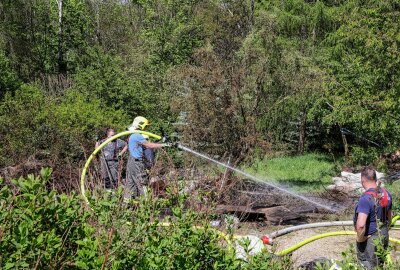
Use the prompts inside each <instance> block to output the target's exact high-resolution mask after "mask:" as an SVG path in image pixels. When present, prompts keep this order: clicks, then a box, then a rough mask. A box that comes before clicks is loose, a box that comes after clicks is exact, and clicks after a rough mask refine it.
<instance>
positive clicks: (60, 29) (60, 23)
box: [57, 0, 67, 74]
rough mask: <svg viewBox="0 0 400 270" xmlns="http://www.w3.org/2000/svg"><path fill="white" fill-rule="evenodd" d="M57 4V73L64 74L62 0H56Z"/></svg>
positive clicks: (65, 70) (65, 69) (65, 71)
mask: <svg viewBox="0 0 400 270" xmlns="http://www.w3.org/2000/svg"><path fill="white" fill-rule="evenodd" d="M57 5H58V73H59V74H66V73H67V68H66V65H65V62H64V52H63V45H62V42H63V0H57Z"/></svg>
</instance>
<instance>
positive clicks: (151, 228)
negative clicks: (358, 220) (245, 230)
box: [0, 169, 290, 269]
mask: <svg viewBox="0 0 400 270" xmlns="http://www.w3.org/2000/svg"><path fill="white" fill-rule="evenodd" d="M50 173H51V171H50V170H48V169H45V170H42V172H41V176H40V177H36V178H35V177H34V176H32V175H31V176H28V177H27V178H20V179H18V180H12V182H11V183H9V184H5V183H4V182H3V180H0V184H1V185H2V188H1V190H0V198H1V199H0V224H1V225H0V267H2V268H3V269H27V268H29V269H33V268H36V269H55V268H59V269H254V268H255V267H256V268H258V269H289V268H290V261H288V260H286V259H284V260H276V259H273V258H272V257H271V256H269V255H268V254H261V255H259V256H257V257H254V258H252V259H250V261H249V262H248V263H244V262H243V261H242V260H239V259H236V257H235V254H234V251H233V249H230V248H227V246H226V243H224V242H223V241H222V240H221V239H220V238H219V236H218V235H217V233H216V232H215V231H214V230H213V229H211V228H210V227H209V225H208V222H207V219H206V218H205V217H204V216H202V215H199V214H197V213H195V212H192V211H190V210H188V211H183V210H182V209H183V203H184V200H185V198H184V196H182V195H179V194H178V195H170V196H169V197H168V198H167V199H153V200H146V199H143V200H141V201H140V203H139V207H137V208H135V207H127V205H125V204H123V203H121V202H120V195H121V190H119V191H118V192H117V193H116V194H114V195H111V194H103V195H101V196H99V197H96V198H95V197H92V198H91V199H90V200H91V206H92V208H93V209H90V208H89V207H88V206H87V205H85V204H84V203H83V201H82V200H81V199H80V198H79V196H77V195H76V194H71V195H65V194H58V193H56V192H55V191H54V190H48V189H47V188H46V182H47V181H48V180H49V179H50ZM165 207H170V208H171V210H172V213H173V216H170V217H167V218H165V219H164V220H163V223H165V222H168V223H169V225H168V226H165V225H162V224H161V223H160V221H159V214H160V211H161V210H162V209H164V208H165ZM193 225H199V226H200V227H194V226H193Z"/></svg>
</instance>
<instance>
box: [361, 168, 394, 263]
mask: <svg viewBox="0 0 400 270" xmlns="http://www.w3.org/2000/svg"><path fill="white" fill-rule="evenodd" d="M361 184H362V186H363V188H364V189H365V192H364V193H363V194H362V195H361V197H360V200H359V201H358V203H357V205H356V208H355V214H354V227H355V231H356V232H357V239H356V240H357V258H358V260H359V262H360V263H361V264H362V265H363V266H364V267H365V268H366V269H373V268H374V267H376V266H378V265H379V264H380V263H382V262H381V261H380V259H379V258H378V256H377V255H376V254H375V252H376V250H377V249H376V246H375V243H376V242H377V241H378V240H376V239H379V241H378V242H380V243H381V245H382V246H383V248H384V249H387V247H388V244H389V226H390V222H391V218H392V196H391V194H390V193H389V192H388V191H386V189H384V188H382V187H380V183H378V182H377V179H376V172H375V170H374V169H373V168H372V167H369V166H368V167H365V168H363V169H362V171H361Z"/></svg>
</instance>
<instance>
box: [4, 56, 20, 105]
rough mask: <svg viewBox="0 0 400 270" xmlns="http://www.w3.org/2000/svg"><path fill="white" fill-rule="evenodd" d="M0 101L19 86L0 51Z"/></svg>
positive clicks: (7, 61)
mask: <svg viewBox="0 0 400 270" xmlns="http://www.w3.org/2000/svg"><path fill="white" fill-rule="evenodd" d="M0 70H1V73H0V100H1V98H2V97H3V96H4V95H5V93H6V92H8V91H14V90H15V89H17V88H18V86H19V81H18V78H17V76H16V74H15V72H14V71H13V70H12V68H11V66H10V61H9V60H8V59H7V57H6V56H5V55H4V52H3V51H1V50H0Z"/></svg>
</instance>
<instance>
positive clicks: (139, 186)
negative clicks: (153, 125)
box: [124, 116, 172, 202]
mask: <svg viewBox="0 0 400 270" xmlns="http://www.w3.org/2000/svg"><path fill="white" fill-rule="evenodd" d="M148 125H149V121H148V120H147V119H146V118H144V117H142V116H138V117H136V118H135V119H134V120H133V123H132V125H130V126H129V128H128V129H129V130H138V129H139V130H144V129H145V128H146V126H148ZM165 146H172V144H168V143H163V144H161V143H152V142H148V141H147V140H146V138H145V137H144V136H143V135H142V134H140V133H133V134H132V135H131V136H130V137H129V140H128V149H129V158H128V165H127V187H126V192H125V198H124V200H125V201H126V202H127V201H129V200H130V199H131V198H132V197H133V198H138V197H139V196H140V195H143V194H144V193H145V191H144V187H146V186H147V185H148V184H149V183H148V182H149V179H148V177H147V174H146V171H145V164H144V161H145V160H144V154H143V151H144V149H157V148H161V147H165Z"/></svg>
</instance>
